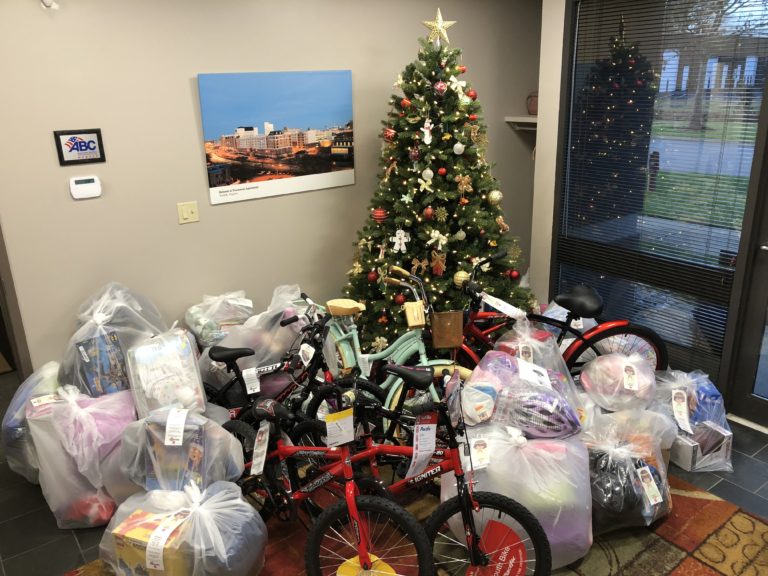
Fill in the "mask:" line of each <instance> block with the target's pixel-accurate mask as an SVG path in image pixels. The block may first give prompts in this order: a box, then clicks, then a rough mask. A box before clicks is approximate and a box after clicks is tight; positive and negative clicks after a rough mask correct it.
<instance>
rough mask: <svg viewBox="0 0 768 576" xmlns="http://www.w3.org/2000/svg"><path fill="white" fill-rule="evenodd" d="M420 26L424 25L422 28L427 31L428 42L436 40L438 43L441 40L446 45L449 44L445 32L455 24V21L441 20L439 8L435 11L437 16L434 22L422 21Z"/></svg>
mask: <svg viewBox="0 0 768 576" xmlns="http://www.w3.org/2000/svg"><path fill="white" fill-rule="evenodd" d="M422 24H424V26H426V27H427V28H428V29H429V37H428V38H427V40H429V41H430V42H434V41H435V40H437V41H438V42H439V41H440V40H441V39H442V40H445V43H446V44H450V41H449V40H448V33H447V32H446V30H448V28H450V27H451V26H453V25H454V24H456V21H455V20H443V15H442V14H441V13H440V8H438V9H437V16H435V19H434V20H432V21H429V20H423V21H422Z"/></svg>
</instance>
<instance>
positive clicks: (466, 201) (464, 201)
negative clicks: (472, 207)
mask: <svg viewBox="0 0 768 576" xmlns="http://www.w3.org/2000/svg"><path fill="white" fill-rule="evenodd" d="M459 204H461V205H462V206H466V205H467V204H469V198H467V197H466V196H462V197H461V198H459Z"/></svg>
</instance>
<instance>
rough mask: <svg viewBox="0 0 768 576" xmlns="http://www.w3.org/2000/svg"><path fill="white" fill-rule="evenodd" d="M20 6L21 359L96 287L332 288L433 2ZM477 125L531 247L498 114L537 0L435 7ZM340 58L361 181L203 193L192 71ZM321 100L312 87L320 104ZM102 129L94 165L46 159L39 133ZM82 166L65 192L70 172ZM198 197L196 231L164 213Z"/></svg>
mask: <svg viewBox="0 0 768 576" xmlns="http://www.w3.org/2000/svg"><path fill="white" fill-rule="evenodd" d="M59 3H60V4H61V9H60V10H58V11H46V10H43V9H42V8H41V7H40V5H39V3H38V2H37V1H36V0H5V1H4V2H2V3H0V53H2V54H3V58H2V64H1V65H0V70H1V71H2V84H3V89H2V92H1V93H0V103H1V106H0V126H2V133H3V134H4V135H5V138H4V141H5V143H6V145H5V146H4V149H3V153H2V154H1V155H0V173H1V174H2V176H3V178H2V184H0V186H2V188H0V190H2V192H0V224H2V230H3V233H4V235H5V243H6V247H7V251H8V258H9V262H10V268H11V271H12V274H13V282H14V285H15V288H16V291H17V295H18V301H19V306H20V309H21V315H22V318H23V322H24V329H25V332H26V338H27V342H28V344H29V348H30V352H31V355H32V361H33V364H34V365H35V367H37V366H39V365H40V364H42V363H43V362H45V361H47V360H50V359H58V358H60V356H61V354H62V352H63V349H64V346H65V344H66V342H67V339H68V338H69V336H70V335H71V333H72V330H73V326H74V314H75V311H76V309H77V307H78V305H79V304H80V303H81V302H82V301H83V300H84V299H85V298H86V297H87V296H88V295H89V294H91V293H92V292H93V291H94V290H95V289H97V288H98V287H100V286H101V285H103V284H104V283H106V282H107V281H109V280H118V281H120V282H123V283H125V284H127V285H128V286H130V287H132V288H134V289H135V290H137V291H140V292H142V293H144V294H146V295H147V296H149V297H150V298H152V299H153V300H154V301H155V302H156V303H157V305H158V306H159V307H160V309H161V312H163V314H164V316H165V317H166V319H167V320H168V321H169V323H170V321H172V320H174V319H176V318H180V317H181V316H182V314H183V312H184V310H185V309H186V307H187V306H189V305H190V304H192V303H194V302H196V301H198V300H199V298H200V297H201V295H202V294H203V293H219V292H221V291H225V290H228V289H236V288H244V289H246V290H247V292H248V294H249V296H251V297H252V298H253V299H254V302H255V305H256V307H257V308H262V307H264V306H265V305H266V303H267V302H268V301H269V297H270V294H271V291H272V288H273V287H274V286H275V285H277V284H280V283H294V282H298V283H299V284H300V285H301V286H302V287H303V288H304V289H305V290H306V291H308V292H309V293H311V294H313V295H316V296H317V298H318V299H324V298H329V297H332V296H335V295H337V294H338V290H339V288H340V287H341V286H342V285H343V283H344V282H345V274H344V272H345V271H346V270H347V269H348V268H349V265H350V258H351V254H352V242H353V240H354V233H355V231H356V230H357V229H358V228H359V227H360V225H361V224H362V222H363V220H364V218H366V217H367V212H366V208H367V205H368V201H369V198H370V195H371V193H372V192H373V190H374V187H375V184H376V181H377V176H376V172H377V161H378V156H379V148H380V141H379V140H378V138H377V136H378V134H379V132H380V129H381V126H380V121H381V120H382V119H383V118H384V116H385V114H386V112H387V100H388V97H389V95H390V94H391V92H392V90H393V89H392V83H393V81H394V80H395V78H396V77H397V74H398V73H399V72H400V71H401V70H402V69H403V68H404V66H405V65H406V64H407V63H408V62H411V61H412V60H413V59H414V58H415V56H416V53H417V50H418V43H417V38H418V37H419V36H422V35H423V34H424V33H425V32H426V29H425V28H424V27H423V26H422V25H421V23H420V22H421V21H422V20H431V19H433V17H434V14H435V8H436V5H435V4H434V3H433V2H414V1H413V0H388V1H380V0H370V1H365V2H361V1H353V0H315V1H306V0H305V1H303V2H302V1H299V0H283V1H281V2H265V1H258V0H247V1H246V0H226V1H217V2H214V1H210V0H209V1H202V0H167V1H164V2H157V1H156V0H129V1H125V0H121V1H117V0H59ZM440 7H441V9H442V12H443V16H444V18H445V19H448V20H456V21H458V23H457V24H456V25H455V26H454V27H453V28H451V29H450V38H451V42H452V44H453V45H454V46H457V47H461V48H463V49H464V64H465V65H466V66H467V67H468V72H467V75H466V76H467V78H468V79H469V80H471V81H472V82H473V84H474V86H475V88H476V89H477V91H478V93H479V101H480V102H481V104H482V105H483V107H484V112H485V117H486V121H487V123H488V124H489V139H490V146H489V159H490V160H491V161H492V162H495V163H497V166H496V168H495V170H494V174H495V176H496V177H497V178H498V179H499V180H500V181H501V185H502V186H501V189H502V190H503V191H504V193H505V204H504V206H505V209H506V213H507V221H508V222H509V223H510V225H511V226H512V230H513V232H516V233H517V234H518V235H520V236H521V237H522V239H523V246H524V248H525V250H526V253H527V252H528V246H529V240H530V229H531V225H530V218H531V203H532V182H533V164H532V162H531V159H530V142H526V141H524V140H522V139H521V138H520V136H519V135H518V134H515V133H514V132H513V131H512V130H510V129H509V128H508V127H507V126H506V125H505V124H504V122H503V117H504V116H505V115H508V114H519V113H523V111H524V109H525V97H526V95H527V94H528V92H529V91H531V90H532V89H535V88H536V86H537V76H538V52H539V34H540V24H541V23H540V19H541V15H540V12H541V2H540V1H539V0H516V1H513V2H506V1H493V0H476V1H474V2H466V1H458V0H443V1H442V2H441V3H440ZM322 69H351V70H352V78H353V90H354V122H355V140H356V142H355V144H356V150H355V153H356V162H357V165H356V170H357V184H355V185H354V186H349V187H345V188H339V189H332V190H323V191H315V192H307V193H304V194H294V195H291V196H284V197H275V198H268V199H264V200H254V201H248V202H241V203H236V204H228V205H223V206H211V205H210V204H209V202H208V190H207V179H206V172H205V165H204V152H203V144H202V137H201V124H200V112H199V105H198V96H197V90H196V75H197V74H198V73H202V72H249V71H254V72H255V71H275V70H322ZM318 97H322V95H318ZM92 127H99V128H101V129H102V131H103V134H104V145H105V150H106V154H107V162H106V163H105V164H92V165H86V166H82V167H60V166H59V165H58V161H57V158H56V152H55V148H54V142H53V137H52V134H51V132H52V131H53V130H60V129H70V128H92ZM88 174H96V175H98V176H99V177H100V178H101V180H102V184H103V189H104V195H103V197H102V198H101V199H97V200H90V201H84V202H75V201H73V200H72V199H71V198H70V197H69V195H68V181H69V178H70V177H72V176H76V175H88ZM187 200H197V201H198V203H199V205H200V220H201V221H200V223H198V224H188V225H184V226H180V225H178V224H177V223H176V203H177V202H180V201H187Z"/></svg>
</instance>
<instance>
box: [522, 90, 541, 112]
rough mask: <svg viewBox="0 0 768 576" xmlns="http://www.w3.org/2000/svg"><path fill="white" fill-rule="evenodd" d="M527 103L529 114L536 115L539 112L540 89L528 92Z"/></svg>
mask: <svg viewBox="0 0 768 576" xmlns="http://www.w3.org/2000/svg"><path fill="white" fill-rule="evenodd" d="M525 105H526V107H527V108H528V114H530V115H531V116H536V115H537V114H538V113H539V91H538V90H534V91H533V92H531V93H530V94H528V98H526V100H525Z"/></svg>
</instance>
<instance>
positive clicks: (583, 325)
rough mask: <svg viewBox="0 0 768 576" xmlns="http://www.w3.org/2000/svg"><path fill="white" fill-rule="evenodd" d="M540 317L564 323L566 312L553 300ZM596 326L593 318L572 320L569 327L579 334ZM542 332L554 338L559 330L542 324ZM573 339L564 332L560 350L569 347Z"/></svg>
mask: <svg viewBox="0 0 768 576" xmlns="http://www.w3.org/2000/svg"><path fill="white" fill-rule="evenodd" d="M542 316H545V317H547V318H552V319H554V320H560V321H561V322H565V319H566V317H567V316H568V310H566V309H565V308H563V307H562V306H560V304H558V303H557V302H555V301H554V300H553V301H552V302H550V303H549V304H547V308H546V310H544V312H543V313H542ZM595 326H597V320H595V319H594V318H581V319H579V320H574V321H573V322H572V323H571V327H573V328H575V329H576V330H578V331H579V332H586V331H588V330H591V329H592V328H594V327H595ZM541 327H542V328H544V330H546V331H547V332H550V333H551V334H553V335H554V336H555V337H557V336H559V335H560V329H559V328H557V327H555V326H550V325H549V324H542V325H541ZM574 340H575V338H574V337H573V336H571V334H570V333H568V332H566V333H565V337H564V338H563V341H562V342H561V343H560V350H561V351H564V350H566V349H567V348H568V346H570V345H571V344H572V343H573V341H574Z"/></svg>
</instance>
